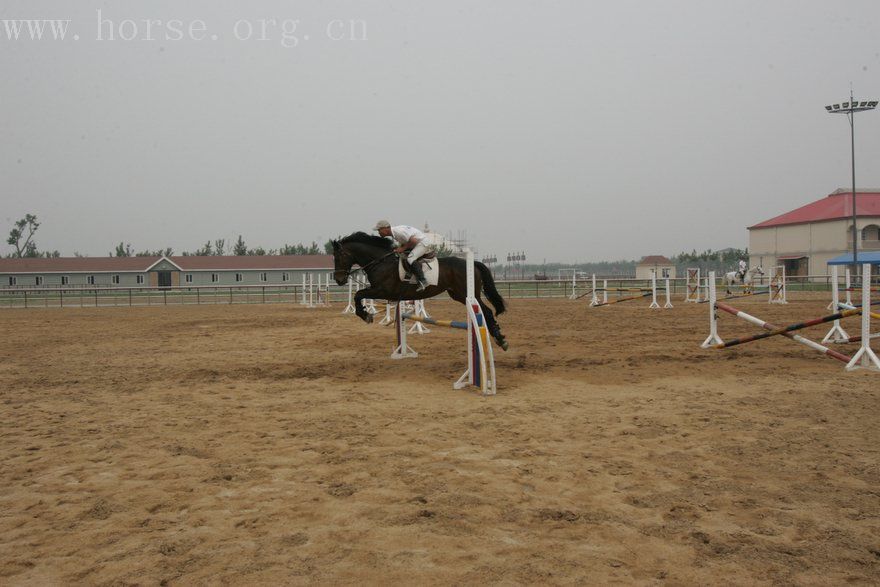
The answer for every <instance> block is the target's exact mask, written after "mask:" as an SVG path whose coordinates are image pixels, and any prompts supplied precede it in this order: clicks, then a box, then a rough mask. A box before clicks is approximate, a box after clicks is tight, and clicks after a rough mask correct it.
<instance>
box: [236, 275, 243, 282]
mask: <svg viewBox="0 0 880 587" xmlns="http://www.w3.org/2000/svg"><path fill="white" fill-rule="evenodd" d="M242 279H244V278H243V276H242V274H241V273H236V274H235V281H241V280H242Z"/></svg>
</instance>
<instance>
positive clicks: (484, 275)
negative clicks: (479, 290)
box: [474, 261, 507, 314]
mask: <svg viewBox="0 0 880 587" xmlns="http://www.w3.org/2000/svg"><path fill="white" fill-rule="evenodd" d="M474 267H476V268H477V270H478V271H479V272H480V278H481V279H482V281H483V293H485V294H486V297H487V298H489V301H490V302H492V305H493V306H494V307H495V313H496V314H503V313H504V311H505V310H506V309H507V308H506V307H505V305H504V298H502V297H501V294H500V293H498V290H497V289H496V288H495V279H493V278H492V272H491V271H489V268H488V267H486V266H485V265H484V264H483V263H480V262H479V261H476V262H475V263H474Z"/></svg>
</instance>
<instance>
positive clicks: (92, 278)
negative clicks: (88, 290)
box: [86, 275, 95, 285]
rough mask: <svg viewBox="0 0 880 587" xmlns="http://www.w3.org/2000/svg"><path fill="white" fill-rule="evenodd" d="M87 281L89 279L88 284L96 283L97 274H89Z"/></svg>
mask: <svg viewBox="0 0 880 587" xmlns="http://www.w3.org/2000/svg"><path fill="white" fill-rule="evenodd" d="M86 281H88V284H89V285H95V276H94V275H89V277H88V279H87V280H86Z"/></svg>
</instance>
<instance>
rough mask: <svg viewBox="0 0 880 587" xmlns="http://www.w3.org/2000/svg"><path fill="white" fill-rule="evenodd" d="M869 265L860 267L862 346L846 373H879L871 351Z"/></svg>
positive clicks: (878, 364)
mask: <svg viewBox="0 0 880 587" xmlns="http://www.w3.org/2000/svg"><path fill="white" fill-rule="evenodd" d="M871 314H872V313H871V264H870V263H865V264H864V265H862V341H861V342H862V346H861V347H859V350H858V351H857V352H856V354H855V355H853V358H852V360H851V361H850V362H849V363H848V364H847V365H846V370H847V371H854V370H856V369H869V370H871V371H880V359H878V358H877V355H876V354H875V353H874V351H873V350H872V349H871Z"/></svg>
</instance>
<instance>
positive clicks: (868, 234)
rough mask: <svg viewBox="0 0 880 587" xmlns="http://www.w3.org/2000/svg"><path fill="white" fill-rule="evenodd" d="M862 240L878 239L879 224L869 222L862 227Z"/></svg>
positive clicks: (879, 237)
mask: <svg viewBox="0 0 880 587" xmlns="http://www.w3.org/2000/svg"><path fill="white" fill-rule="evenodd" d="M862 240H864V241H880V226H877V225H876V224H869V225H868V226H866V227H865V228H863V229H862Z"/></svg>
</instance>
